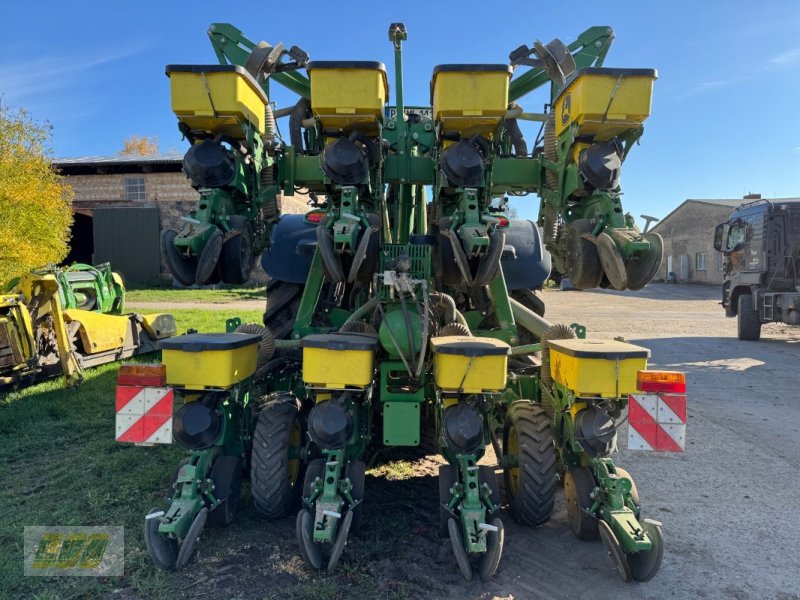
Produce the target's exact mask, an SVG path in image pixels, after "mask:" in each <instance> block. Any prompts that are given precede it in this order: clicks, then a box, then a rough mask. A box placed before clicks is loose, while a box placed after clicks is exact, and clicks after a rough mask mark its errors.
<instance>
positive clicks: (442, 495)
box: [439, 464, 458, 538]
mask: <svg viewBox="0 0 800 600" xmlns="http://www.w3.org/2000/svg"><path fill="white" fill-rule="evenodd" d="M457 481H458V466H457V465H449V464H448V465H441V466H440V467H439V537H443V538H446V537H447V536H448V530H447V522H448V521H449V520H450V519H451V518H452V517H453V515H452V514H451V513H450V511H449V510H447V509H446V508H445V505H447V504H450V499H451V498H452V497H453V494H452V492H451V491H450V490H451V488H452V487H453V484H455V483H456V482H457Z"/></svg>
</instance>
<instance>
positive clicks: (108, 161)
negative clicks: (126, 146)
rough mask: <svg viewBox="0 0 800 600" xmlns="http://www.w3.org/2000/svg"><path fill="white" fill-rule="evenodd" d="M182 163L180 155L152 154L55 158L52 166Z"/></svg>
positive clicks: (181, 155)
mask: <svg viewBox="0 0 800 600" xmlns="http://www.w3.org/2000/svg"><path fill="white" fill-rule="evenodd" d="M181 161H183V153H181V154H154V155H152V156H120V155H116V156H74V157H68V158H56V159H54V160H53V164H54V165H55V166H57V167H61V166H68V165H131V164H168V163H179V162H181Z"/></svg>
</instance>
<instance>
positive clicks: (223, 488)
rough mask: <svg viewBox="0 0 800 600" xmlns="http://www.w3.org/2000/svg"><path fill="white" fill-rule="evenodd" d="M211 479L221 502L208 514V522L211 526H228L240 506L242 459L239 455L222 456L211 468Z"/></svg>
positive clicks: (217, 497) (216, 495)
mask: <svg viewBox="0 0 800 600" xmlns="http://www.w3.org/2000/svg"><path fill="white" fill-rule="evenodd" d="M211 481H212V482H213V483H214V492H213V493H214V497H215V498H216V499H217V500H220V501H221V503H220V504H218V505H217V506H216V507H215V508H214V509H213V510H212V511H211V513H210V514H209V515H208V524H209V525H210V526H211V527H227V526H228V525H230V524H231V523H233V519H234V517H235V516H236V509H237V508H238V507H239V494H240V493H241V490H242V459H241V458H240V457H238V456H220V457H219V458H218V459H217V460H215V461H214V466H213V467H212V468H211Z"/></svg>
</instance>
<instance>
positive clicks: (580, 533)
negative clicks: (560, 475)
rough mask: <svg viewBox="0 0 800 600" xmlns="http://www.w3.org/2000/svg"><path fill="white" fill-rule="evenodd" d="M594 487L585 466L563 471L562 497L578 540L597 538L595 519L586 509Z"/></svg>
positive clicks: (588, 470) (589, 506)
mask: <svg viewBox="0 0 800 600" xmlns="http://www.w3.org/2000/svg"><path fill="white" fill-rule="evenodd" d="M594 487H595V481H594V476H593V475H592V472H591V470H590V469H588V468H586V467H570V468H569V469H567V470H566V472H565V473H564V499H565V500H566V503H567V518H568V519H569V525H570V527H572V531H573V533H574V534H575V536H576V537H577V538H578V539H579V540H593V539H596V538H597V535H598V531H597V519H596V518H595V517H594V515H590V514H589V513H588V512H586V511H587V510H589V509H590V508H591V507H592V503H593V502H594V501H593V500H592V498H591V493H592V490H593V489H594Z"/></svg>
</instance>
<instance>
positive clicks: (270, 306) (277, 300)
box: [264, 279, 303, 340]
mask: <svg viewBox="0 0 800 600" xmlns="http://www.w3.org/2000/svg"><path fill="white" fill-rule="evenodd" d="M302 297H303V285H302V284H300V283H287V282H285V281H278V280H277V279H270V280H269V281H268V282H267V305H266V311H265V312H264V325H266V327H267V328H268V329H269V330H270V331H271V332H272V335H273V336H275V339H278V340H288V339H289V338H290V337H291V335H292V327H294V320H295V318H296V317H297V310H298V309H299V308H300V300H301V298H302Z"/></svg>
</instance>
